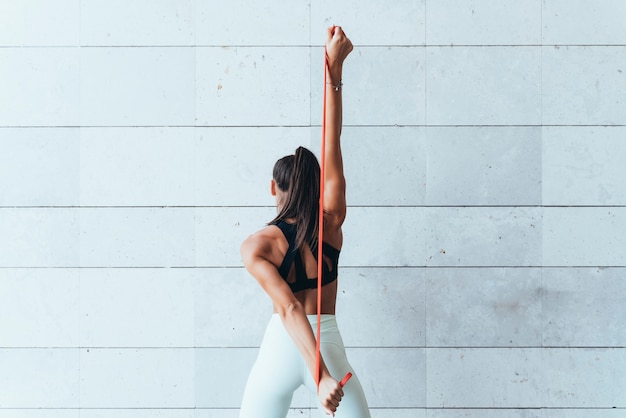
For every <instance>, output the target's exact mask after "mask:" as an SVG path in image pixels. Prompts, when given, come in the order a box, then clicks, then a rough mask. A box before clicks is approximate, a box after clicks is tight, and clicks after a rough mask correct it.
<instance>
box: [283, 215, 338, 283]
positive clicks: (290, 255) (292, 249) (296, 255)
mask: <svg viewBox="0 0 626 418" xmlns="http://www.w3.org/2000/svg"><path fill="white" fill-rule="evenodd" d="M271 225H276V226H277V227H279V228H280V230H281V231H282V232H283V234H284V235H285V238H286V239H287V242H288V243H289V248H288V249H287V253H286V254H285V258H284V259H283V262H282V263H281V265H280V267H279V268H278V272H279V273H280V275H281V277H282V278H283V279H284V280H285V282H287V284H288V285H289V287H290V288H291V291H292V292H293V293H296V292H300V291H302V290H307V289H317V277H315V278H309V277H307V274H306V271H305V269H304V264H303V263H302V257H301V256H300V251H298V249H297V248H296V225H295V224H290V223H287V222H285V221H283V220H278V221H275V222H272V223H271ZM311 252H312V253H313V256H314V257H315V260H317V248H311ZM322 254H323V256H324V258H328V259H329V260H330V268H329V267H328V264H327V263H322V286H326V285H327V284H329V283H332V282H334V281H335V280H337V266H338V264H339V250H338V249H336V248H335V247H333V246H332V245H330V244H327V243H325V242H322ZM294 263H295V268H296V280H295V281H294V282H292V283H290V282H289V281H288V277H289V272H290V271H291V266H292V264H294Z"/></svg>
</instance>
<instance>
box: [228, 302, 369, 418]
mask: <svg viewBox="0 0 626 418" xmlns="http://www.w3.org/2000/svg"><path fill="white" fill-rule="evenodd" d="M308 319H309V322H311V326H312V327H313V330H314V332H315V330H316V329H317V316H316V315H308ZM321 335H322V337H321V353H322V357H323V358H324V362H325V363H326V367H328V370H329V371H330V374H331V375H332V376H333V377H334V378H335V379H337V380H341V379H342V378H343V377H344V375H345V374H346V373H347V372H351V373H352V378H351V379H350V380H349V381H348V383H346V385H345V386H344V388H343V391H344V396H343V398H342V399H341V403H340V404H339V408H337V411H336V412H335V417H336V418H369V417H370V413H369V410H368V408H367V401H366V400H365V395H364V394H363V388H362V387H361V383H359V379H358V378H357V377H356V374H355V373H354V370H352V367H351V366H350V364H348V359H347V357H346V350H345V348H344V346H343V341H342V339H341V335H340V334H339V329H338V328H337V322H336V321H335V316H334V315H322V319H321ZM301 385H305V386H306V387H307V388H308V389H309V391H310V392H311V393H313V394H315V399H317V388H316V386H315V382H314V381H313V377H312V376H311V373H310V372H309V369H308V368H307V365H306V363H305V362H304V359H303V358H302V355H301V354H300V351H298V348H297V347H296V345H295V343H294V342H293V340H292V339H291V337H290V336H289V334H288V333H287V330H285V327H284V326H283V323H282V321H281V319H280V317H279V316H278V315H277V314H274V315H272V319H271V320H270V323H269V324H268V325H267V329H266V331H265V336H264V337H263V342H262V343H261V348H260V350H259V355H258V357H257V359H256V363H255V364H254V367H253V368H252V371H251V372H250V376H249V377H248V383H247V384H246V389H245V392H244V395H243V402H242V404H241V412H240V415H239V417H240V418H285V417H286V416H287V412H288V410H289V406H290V404H291V398H292V396H293V393H294V391H295V390H296V389H298V388H299V387H300V386H301ZM318 408H319V411H320V413H321V415H322V416H326V415H325V414H324V412H323V410H322V408H321V406H319V402H318Z"/></svg>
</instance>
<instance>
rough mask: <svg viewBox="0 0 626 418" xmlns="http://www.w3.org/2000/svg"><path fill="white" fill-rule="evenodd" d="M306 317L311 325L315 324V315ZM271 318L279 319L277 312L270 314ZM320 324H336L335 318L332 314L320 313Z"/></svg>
mask: <svg viewBox="0 0 626 418" xmlns="http://www.w3.org/2000/svg"><path fill="white" fill-rule="evenodd" d="M306 318H307V319H308V320H309V323H310V324H311V326H317V315H307V316H306ZM272 320H274V321H280V320H281V319H280V316H279V315H278V314H277V313H274V314H273V315H272ZM320 324H321V326H322V327H323V326H324V325H327V326H337V319H336V317H335V315H333V314H321V315H320Z"/></svg>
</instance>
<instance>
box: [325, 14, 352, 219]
mask: <svg viewBox="0 0 626 418" xmlns="http://www.w3.org/2000/svg"><path fill="white" fill-rule="evenodd" d="M352 48H353V47H352V42H350V39H348V37H347V36H346V34H345V33H344V32H343V30H342V29H341V28H340V27H339V26H333V27H331V28H328V30H327V39H326V60H327V65H326V83H327V84H326V86H325V88H326V131H325V137H326V152H325V155H324V159H325V175H324V212H325V220H326V222H327V226H331V225H328V223H329V222H330V223H331V224H332V226H335V227H337V228H338V227H340V226H341V225H342V224H343V221H344V219H345V217H346V180H345V177H344V174H343V160H342V157H341V143H340V137H341V125H342V100H341V79H342V72H343V62H344V60H345V59H346V57H347V56H348V54H350V52H351V51H352Z"/></svg>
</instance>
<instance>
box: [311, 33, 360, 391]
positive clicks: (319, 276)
mask: <svg viewBox="0 0 626 418" xmlns="http://www.w3.org/2000/svg"><path fill="white" fill-rule="evenodd" d="M333 33H334V28H333ZM327 66H328V56H327V55H326V47H324V99H323V101H324V104H323V106H322V107H323V110H322V150H321V155H320V203H319V206H320V208H319V219H318V229H319V236H318V239H317V341H316V344H315V383H316V384H317V389H318V390H319V387H320V380H321V377H322V376H321V370H320V342H321V340H320V337H321V334H322V329H321V315H322V263H323V262H324V260H323V258H322V257H323V252H322V243H323V242H324V166H325V160H326V158H325V157H326V68H327ZM351 377H352V373H350V372H348V373H346V375H345V376H344V378H343V379H341V382H339V385H341V387H343V386H344V385H345V384H346V383H347V382H348V380H350V378H351Z"/></svg>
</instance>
